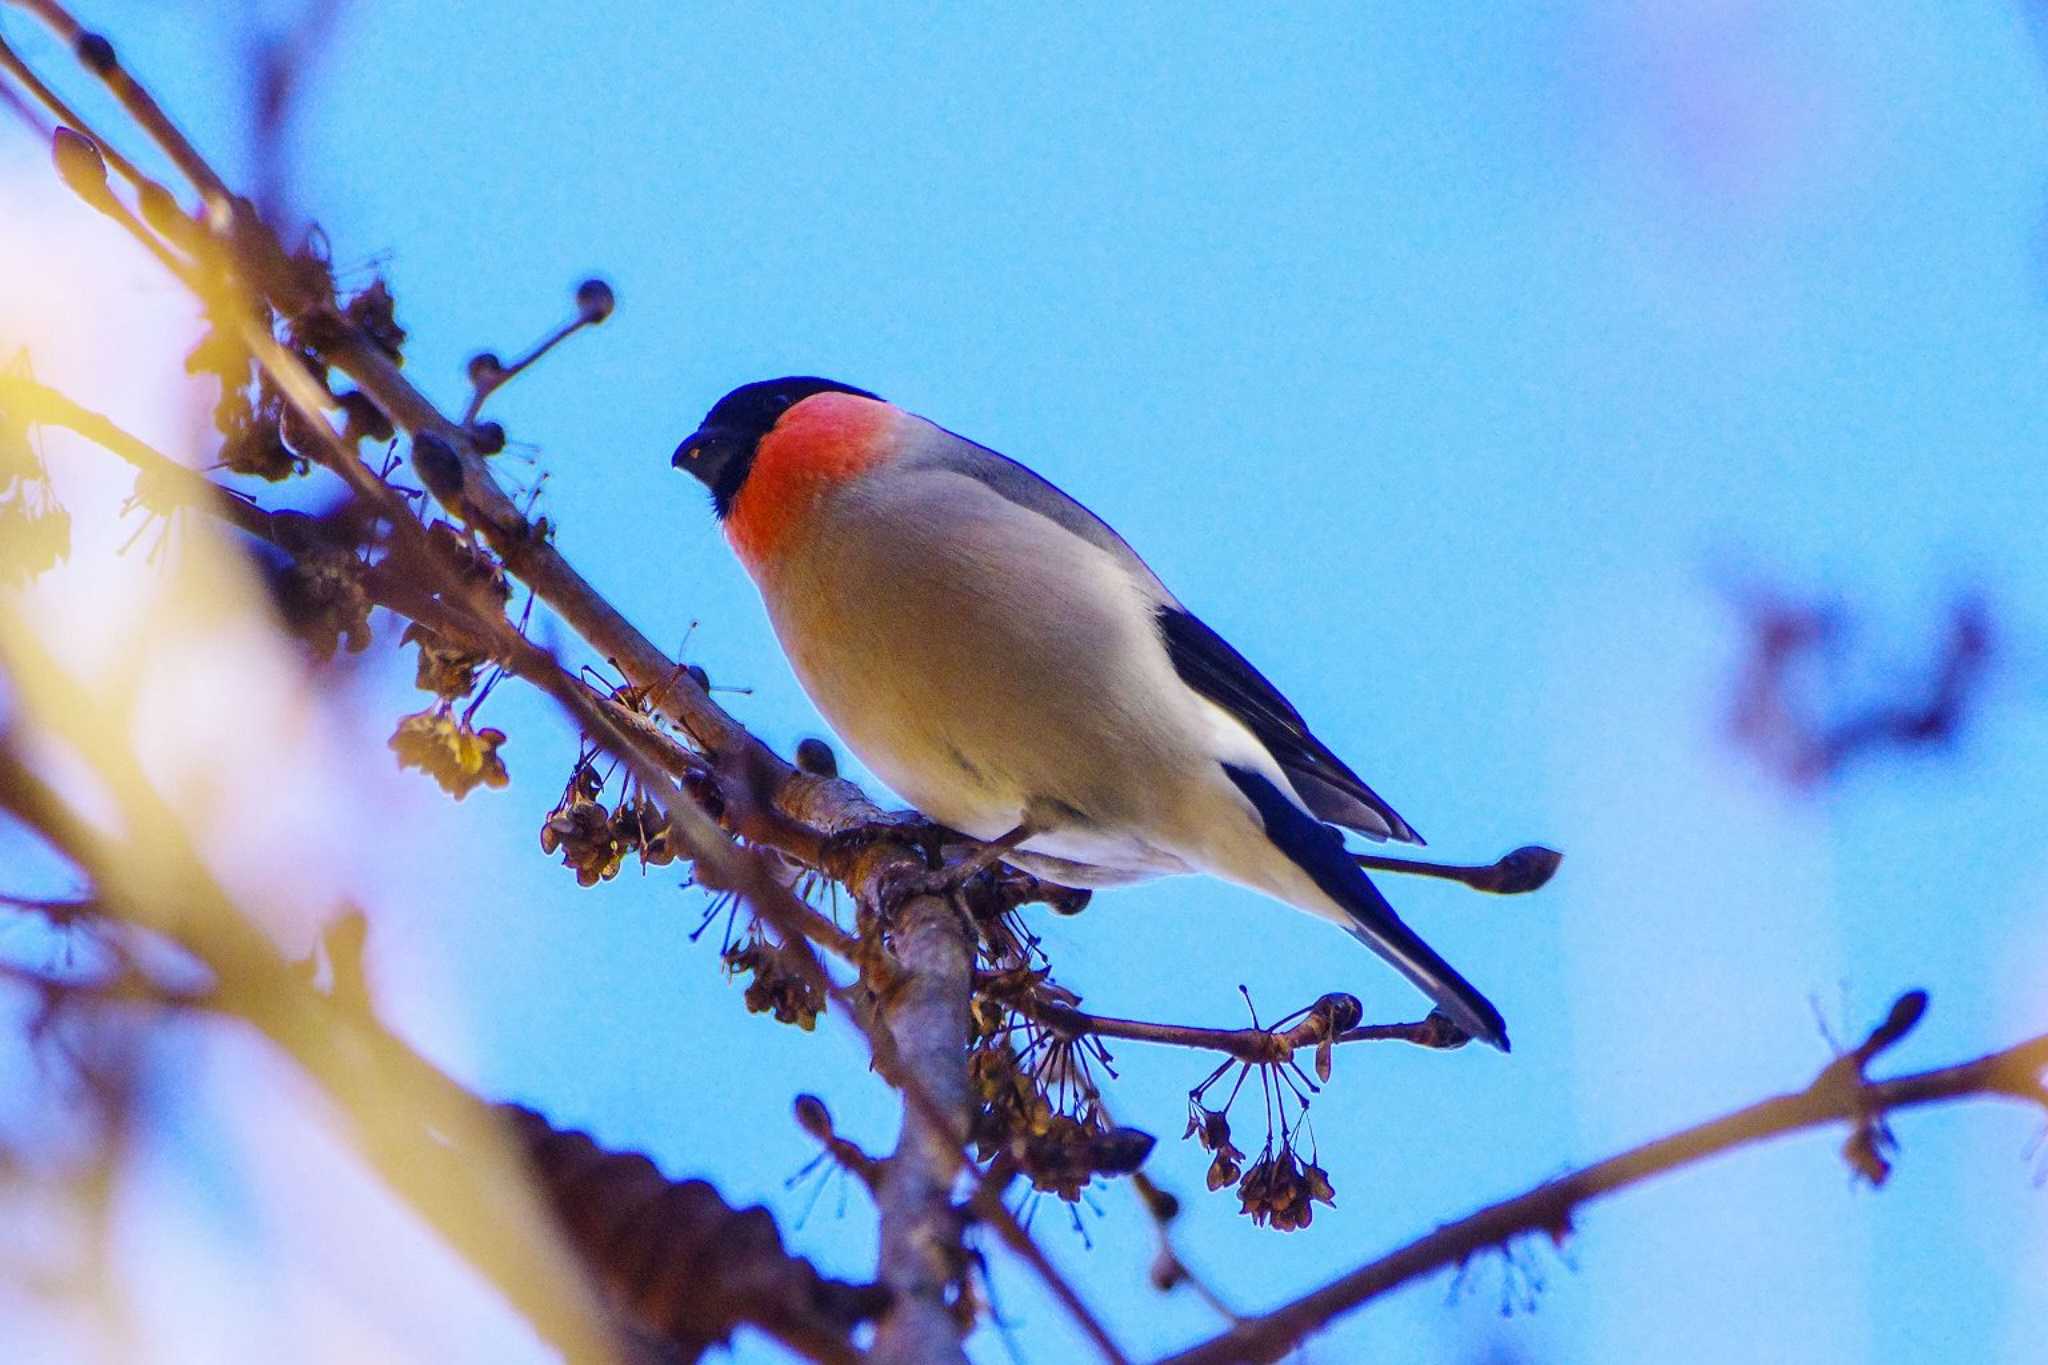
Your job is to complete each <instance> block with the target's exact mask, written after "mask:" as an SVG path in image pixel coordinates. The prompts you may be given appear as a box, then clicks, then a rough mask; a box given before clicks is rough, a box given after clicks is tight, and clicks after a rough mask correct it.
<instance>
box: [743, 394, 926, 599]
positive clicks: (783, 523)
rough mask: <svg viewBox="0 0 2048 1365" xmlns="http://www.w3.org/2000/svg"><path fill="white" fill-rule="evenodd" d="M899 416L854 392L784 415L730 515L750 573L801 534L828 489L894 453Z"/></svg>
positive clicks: (808, 402)
mask: <svg viewBox="0 0 2048 1365" xmlns="http://www.w3.org/2000/svg"><path fill="white" fill-rule="evenodd" d="M901 417H902V414H901V413H900V412H898V411H897V410H896V409H895V408H894V407H891V406H890V405H889V404H887V403H883V402H879V401H877V400H875V399H872V398H861V397H857V396H856V395H854V394H850V393H819V394H813V395H811V396H810V397H809V398H806V399H804V400H803V401H802V402H801V403H798V404H797V405H796V406H795V407H793V408H791V409H790V410H789V411H788V412H786V413H784V414H783V415H782V420H781V421H779V422H777V423H776V424H775V429H774V430H773V431H771V432H769V433H768V434H767V435H766V436H763V437H762V438H761V444H760V445H759V447H757V448H756V450H755V452H754V467H753V468H752V469H751V470H750V471H749V472H748V474H747V480H746V482H745V483H743V484H741V485H740V492H739V496H738V497H737V498H735V499H734V500H733V504H732V509H731V510H730V511H729V512H728V513H727V514H726V518H725V537H726V539H727V540H728V541H730V542H731V543H732V548H733V553H735V554H737V555H738V556H739V557H740V562H741V563H742V564H745V565H746V566H747V571H748V572H749V573H751V574H753V575H754V576H755V577H757V578H758V577H760V575H761V571H762V570H764V569H769V568H772V567H773V566H774V565H775V563H776V562H777V561H778V560H779V559H780V558H781V556H782V555H783V553H784V552H785V551H786V550H788V549H789V548H791V547H792V545H793V544H794V543H796V542H800V541H801V540H802V539H803V537H804V536H805V534H806V533H807V531H808V524H809V522H810V520H811V514H812V512H813V510H814V509H815V508H816V507H817V505H818V501H819V499H820V498H822V497H823V496H824V495H825V494H826V493H828V492H830V491H831V490H832V489H833V488H834V487H836V486H837V485H839V484H841V483H844V482H845V481H846V480H848V479H850V478H852V477H854V476H855V475H856V474H859V473H861V472H863V471H865V470H868V469H872V468H873V467H874V466H875V465H877V464H880V463H881V462H883V461H884V460H886V459H888V458H889V457H890V455H892V454H893V453H894V452H895V441H894V436H895V432H896V423H897V421H898V420H899V419H900V418H901Z"/></svg>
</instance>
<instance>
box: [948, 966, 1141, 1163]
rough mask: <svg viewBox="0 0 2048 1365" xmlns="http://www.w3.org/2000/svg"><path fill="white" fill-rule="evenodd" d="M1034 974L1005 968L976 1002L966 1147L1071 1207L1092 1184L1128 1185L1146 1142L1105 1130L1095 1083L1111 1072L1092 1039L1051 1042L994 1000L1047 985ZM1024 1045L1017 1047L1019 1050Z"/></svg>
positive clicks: (1052, 1034)
mask: <svg viewBox="0 0 2048 1365" xmlns="http://www.w3.org/2000/svg"><path fill="white" fill-rule="evenodd" d="M1046 981H1047V979H1046V974H1045V972H1044V971H1043V970H1042V969H1032V968H1027V967H1015V968H1011V969H1010V970H1009V971H1008V972H1007V973H1002V974H999V975H998V977H997V978H995V979H994V980H993V982H992V984H991V987H990V989H988V990H985V991H984V992H982V993H980V994H978V995H977V996H976V997H975V1000H974V1003H973V1006H972V1012H971V1015H970V1019H971V1022H972V1033H971V1039H970V1043H971V1050H970V1052H969V1054H968V1059H967V1065H968V1082H969V1084H970V1086H971V1087H972V1089H973V1094H974V1098H975V1100H976V1111H975V1115H974V1119H973V1125H972V1128H971V1130H970V1137H971V1138H972V1140H973V1143H974V1146H975V1150H976V1152H977V1154H978V1155H979V1156H980V1158H981V1159H982V1160H984V1161H988V1160H993V1159H995V1158H996V1157H998V1156H1002V1157H1006V1158H1007V1159H1008V1160H1009V1161H1011V1162H1012V1163H1014V1164H1015V1166H1016V1168H1017V1170H1018V1171H1019V1172H1020V1173H1021V1174H1022V1175H1024V1176H1025V1177H1026V1178H1027V1179H1029V1180H1030V1181H1031V1184H1032V1187H1033V1188H1034V1189H1038V1190H1043V1191H1045V1192H1047V1193H1049V1194H1056V1195H1058V1196H1059V1197H1060V1198H1061V1199H1064V1200H1066V1201H1068V1202H1069V1203H1072V1202H1074V1201H1076V1200H1078V1199H1080V1197H1081V1191H1082V1190H1083V1189H1085V1188H1086V1187H1087V1185H1088V1183H1089V1182H1090V1181H1091V1180H1093V1179H1094V1178H1095V1177H1096V1176H1099V1175H1100V1176H1114V1175H1129V1174H1130V1173H1131V1172H1133V1171H1135V1170H1137V1169H1138V1168H1139V1167H1140V1166H1141V1165H1143V1164H1144V1161H1145V1158H1146V1157H1147V1156H1149V1155H1150V1154H1151V1151H1152V1146H1153V1139H1152V1137H1151V1135H1150V1134H1148V1133H1144V1132H1141V1131H1139V1130H1138V1129H1135V1128H1119V1127H1117V1126H1115V1125H1113V1124H1112V1123H1110V1121H1109V1119H1108V1116H1107V1114H1106V1113H1105V1112H1104V1110H1103V1107H1102V1096H1101V1093H1100V1091H1099V1090H1098V1089H1097V1087H1096V1084H1095V1079H1094V1075H1093V1069H1094V1067H1095V1066H1096V1065H1102V1066H1104V1067H1105V1068H1106V1067H1107V1066H1108V1064H1109V1053H1108V1050H1107V1049H1105V1048H1104V1047H1103V1046H1102V1043H1101V1041H1100V1040H1099V1039H1096V1038H1091V1037H1072V1036H1066V1035H1062V1034H1060V1033H1057V1032H1056V1031H1054V1030H1053V1029H1051V1028H1048V1027H1046V1026H1044V1025H1042V1024H1038V1023H1035V1022H1033V1021H1031V1020H1029V1019H1026V1018H1025V1017H1024V1016H1022V1015H1020V1014H1018V1013H1016V1012H1015V1011H1014V1010H1013V1009H1011V1008H1010V1007H1009V1006H1008V1005H1006V1004H1003V1003H1001V998H1002V997H1003V996H1004V995H1006V994H1009V993H1013V992H1016V991H1020V990H1024V991H1028V990H1035V989H1040V988H1043V987H1044V986H1045V985H1046ZM1020 1038H1021V1039H1022V1040H1023V1041H1022V1046H1021V1047H1020V1046H1019V1045H1018V1040H1019V1039H1020Z"/></svg>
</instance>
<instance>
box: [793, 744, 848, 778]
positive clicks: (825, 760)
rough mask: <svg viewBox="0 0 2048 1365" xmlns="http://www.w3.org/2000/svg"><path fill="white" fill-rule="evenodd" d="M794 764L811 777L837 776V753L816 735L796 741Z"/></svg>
mask: <svg viewBox="0 0 2048 1365" xmlns="http://www.w3.org/2000/svg"><path fill="white" fill-rule="evenodd" d="M796 766H797V767H799V768H801V769H803V770H804V771H805V772H807V773H809V774H810V775H811V776H813V777H837V776H839V757H838V755H836V754H834V753H833V752H832V746H831V745H829V744H827V743H826V742H825V741H824V740H822V739H819V738H817V737H816V736H813V737H811V738H809V739H804V740H800V741H798V743H797V746H796Z"/></svg>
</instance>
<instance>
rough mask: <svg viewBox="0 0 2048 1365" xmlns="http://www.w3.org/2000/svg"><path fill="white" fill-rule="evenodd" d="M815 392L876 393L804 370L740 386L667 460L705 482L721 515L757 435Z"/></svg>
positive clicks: (742, 479)
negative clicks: (804, 371) (821, 377)
mask: <svg viewBox="0 0 2048 1365" xmlns="http://www.w3.org/2000/svg"><path fill="white" fill-rule="evenodd" d="M819 393H850V394H852V395H853V396H854V397H856V398H873V397H875V395H874V394H872V393H869V392H868V391H867V390H866V389H856V388H855V387H853V385H851V384H841V383H840V382H839V381H837V380H836V379H820V378H818V377H817V376H816V375H808V374H797V375H787V376H785V377H783V378H781V379H763V380H761V381H760V382H758V383H754V384H742V385H740V386H739V387H738V388H736V389H734V390H733V391H732V392H731V393H729V394H727V395H726V396H725V397H723V398H721V399H719V400H718V401H717V402H716V403H714V404H712V405H711V411H710V412H708V413H706V414H705V415H704V423H703V425H702V426H700V427H698V428H697V430H696V431H695V432H693V433H692V434H691V435H690V437H689V439H688V440H686V441H684V442H683V443H682V444H681V445H679V446H677V447H676V453H675V455H674V457H673V458H672V459H670V461H669V463H670V464H672V465H674V466H675V467H676V468H677V469H686V470H688V471H689V472H690V473H691V474H693V475H695V476H696V477H697V478H699V479H702V480H703V481H704V486H705V487H706V488H709V489H710V490H711V505H712V507H713V508H715V509H716V510H717V512H718V515H719V516H720V517H721V518H722V517H724V516H725V514H726V513H727V512H729V511H731V510H732V503H733V499H734V498H736V497H738V496H739V493H740V488H741V486H742V485H744V484H745V483H746V481H747V475H748V473H750V472H751V471H752V470H753V468H754V452H755V451H756V450H757V449H758V448H759V447H760V444H761V438H762V437H763V436H766V435H767V434H768V433H769V432H771V431H773V430H774V429H775V424H776V423H777V422H779V421H781V420H782V414H783V413H785V412H788V411H789V410H790V409H791V408H793V407H795V406H796V405H797V404H798V403H801V402H802V401H803V400H804V399H806V398H809V397H810V396H811V395H813V394H819Z"/></svg>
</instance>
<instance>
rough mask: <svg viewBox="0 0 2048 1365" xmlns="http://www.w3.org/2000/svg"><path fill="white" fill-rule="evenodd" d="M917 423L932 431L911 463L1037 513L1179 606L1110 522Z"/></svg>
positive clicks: (996, 457) (1023, 471) (1017, 469)
mask: <svg viewBox="0 0 2048 1365" xmlns="http://www.w3.org/2000/svg"><path fill="white" fill-rule="evenodd" d="M914 420H916V421H917V422H919V423H920V424H921V425H922V426H924V427H925V428H926V429H927V436H926V439H925V440H923V441H921V442H919V443H918V445H917V447H916V448H915V450H914V451H913V452H912V453H911V454H910V457H909V458H910V459H911V460H912V461H914V462H916V463H919V464H926V465H930V466H932V467H935V468H941V469H950V470H952V471H953V472H955V473H957V474H964V475H966V476H967V477H968V478H970V479H973V480H974V481H975V482H977V483H979V484H982V485H983V486H984V487H986V488H988V489H990V490H991V491H993V492H995V493H996V494H998V495H1000V496H1001V497H1003V498H1005V499H1007V500H1009V501H1010V502H1013V503H1015V504H1017V506H1019V507H1022V508H1025V509H1026V510H1028V511H1032V512H1036V513H1037V514H1038V515H1039V516H1042V517H1044V518H1045V519H1046V520H1048V521H1051V522H1053V523H1055V524H1056V525H1058V526H1060V527H1061V528H1063V529H1064V530H1066V531H1068V532H1070V533H1071V534H1073V535H1076V536H1079V537H1080V538H1081V539H1082V540H1085V541H1087V542H1088V543H1089V544H1090V545H1093V546H1095V547H1096V548H1097V549H1100V550H1103V551H1105V552H1107V553H1108V554H1109V555H1110V556H1111V557H1112V558H1113V559H1115V560H1116V561H1117V562H1118V563H1119V564H1121V565H1122V566H1123V567H1124V568H1125V569H1126V570H1127V571H1128V572H1129V573H1130V575H1131V577H1132V578H1133V579H1135V580H1136V581H1137V582H1139V583H1141V584H1143V585H1145V586H1146V587H1147V588H1149V589H1150V590H1151V591H1152V592H1153V593H1155V594H1156V595H1157V597H1156V600H1157V601H1158V602H1160V603H1162V604H1167V605H1173V606H1178V605H1179V602H1178V600H1177V599H1176V598H1175V597H1174V595H1173V594H1172V593H1171V592H1169V591H1168V590H1167V587H1166V585H1165V584H1164V583H1162V582H1160V581H1159V575H1158V574H1155V573H1153V572H1152V568H1151V566H1150V565H1148V564H1147V563H1146V562H1145V561H1144V560H1143V559H1140V558H1139V557H1138V552H1137V551H1136V550H1133V549H1132V548H1131V547H1130V546H1129V545H1128V544H1127V543H1126V542H1125V541H1124V538H1123V537H1122V536H1120V535H1118V534H1117V533H1116V532H1115V530H1113V529H1112V528H1111V527H1110V525H1109V523H1108V522H1105V521H1104V520H1103V519H1102V518H1101V517H1098V516H1096V515H1095V514H1094V513H1093V512H1091V511H1089V510H1088V509H1087V508H1086V507H1083V506H1082V505H1081V504H1080V503H1078V502H1076V501H1074V499H1073V498H1071V497H1069V496H1068V495H1067V494H1066V493H1063V492H1061V491H1060V489H1059V488H1058V487H1056V486H1055V485H1053V484H1052V483H1050V482H1048V481H1047V480H1045V479H1043V478H1041V477H1040V476H1039V475H1037V474H1035V473H1033V472H1032V471H1031V469H1030V468H1029V467H1028V466H1025V465H1021V464H1019V463H1017V461H1015V460H1013V459H1011V458H1010V457H1009V456H1007V455H1004V454H1002V453H1001V452H1000V451H995V450H990V449H989V448H988V447H987V446H985V445H979V444H977V443H976V442H973V441H970V440H968V439H967V438H966V437H965V436H961V435H959V434H958V433H956V432H951V431H948V430H946V429H945V428H944V427H942V426H939V425H938V424H937V423H935V422H928V421H925V420H924V419H923V418H916V419H914Z"/></svg>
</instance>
